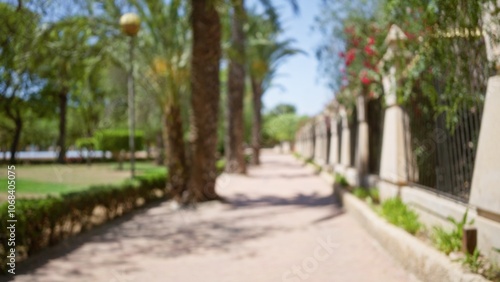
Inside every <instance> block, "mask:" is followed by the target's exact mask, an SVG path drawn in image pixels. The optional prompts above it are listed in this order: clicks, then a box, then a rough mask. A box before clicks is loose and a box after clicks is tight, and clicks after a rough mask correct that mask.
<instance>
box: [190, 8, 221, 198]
mask: <svg viewBox="0 0 500 282" xmlns="http://www.w3.org/2000/svg"><path fill="white" fill-rule="evenodd" d="M191 28H192V31H193V43H192V44H193V46H192V49H191V52H192V53H191V91H192V92H191V95H192V96H191V106H192V111H193V115H192V123H191V131H192V144H193V153H192V154H193V155H192V163H191V175H190V176H191V177H190V182H189V192H190V197H191V200H192V201H194V202H202V201H209V200H216V199H220V197H219V196H218V195H217V194H216V192H215V179H216V177H217V170H216V166H215V163H216V151H217V123H218V113H219V100H220V81H219V71H220V60H221V56H222V51H221V33H222V30H221V21H220V16H219V13H218V11H217V10H216V6H215V3H214V1H211V0H191Z"/></svg>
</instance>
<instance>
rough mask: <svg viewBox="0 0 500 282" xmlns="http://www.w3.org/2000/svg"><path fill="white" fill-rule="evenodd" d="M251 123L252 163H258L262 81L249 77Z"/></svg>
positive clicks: (260, 137) (260, 134)
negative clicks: (251, 104) (250, 86)
mask: <svg viewBox="0 0 500 282" xmlns="http://www.w3.org/2000/svg"><path fill="white" fill-rule="evenodd" d="M251 81H252V102H253V107H252V108H253V123H252V163H253V164H254V165H259V164H260V145H261V140H262V83H261V82H260V81H257V79H255V78H254V77H251Z"/></svg>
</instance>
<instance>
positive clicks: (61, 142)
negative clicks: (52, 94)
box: [57, 89, 68, 164]
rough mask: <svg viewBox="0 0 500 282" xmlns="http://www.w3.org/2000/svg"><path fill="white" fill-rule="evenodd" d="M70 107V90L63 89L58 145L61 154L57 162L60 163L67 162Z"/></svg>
mask: <svg viewBox="0 0 500 282" xmlns="http://www.w3.org/2000/svg"><path fill="white" fill-rule="evenodd" d="M67 108H68V92H67V91H66V89H63V90H62V91H61V92H60V93H59V139H58V141H57V146H58V147H59V155H58V156H57V162H58V163H60V164H64V163H66V112H67Z"/></svg>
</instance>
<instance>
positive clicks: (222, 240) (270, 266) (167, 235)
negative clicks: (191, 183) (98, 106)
mask: <svg viewBox="0 0 500 282" xmlns="http://www.w3.org/2000/svg"><path fill="white" fill-rule="evenodd" d="M262 161H263V164H262V165H261V166H260V167H258V168H256V167H255V168H254V167H252V168H250V170H249V174H248V176H238V175H223V176H221V178H220V179H219V183H218V191H219V193H220V194H221V195H222V196H224V197H226V198H227V199H228V200H229V201H230V202H231V203H230V204H221V203H206V204H202V205H199V206H198V207H197V208H196V209H191V210H181V211H174V210H172V209H171V208H170V203H162V204H158V205H156V206H152V207H150V208H148V209H144V210H141V211H138V212H135V213H133V214H132V215H127V216H125V217H123V218H121V219H118V220H116V221H114V222H112V223H110V224H107V225H105V226H103V227H100V228H97V229H95V230H93V231H91V232H88V233H86V234H84V235H82V236H78V237H76V238H73V239H70V240H68V241H67V242H65V243H62V244H61V245H59V246H57V247H55V248H52V249H49V250H45V251H43V252H42V253H40V254H38V255H36V256H34V257H33V259H31V260H30V261H28V262H27V263H25V264H23V265H21V269H18V270H21V271H22V272H23V273H22V274H18V275H16V277H15V278H16V279H15V281H44V282H45V281H50V282H57V281H106V282H129V281H130V282H131V281H175V282H191V281H201V282H203V281H207V282H225V281H228V282H239V281H249V282H259V281H276V282H279V281H314V282H322V281H340V282H345V281H353V282H360V281H395V282H402V281H414V280H413V279H412V277H411V276H410V275H409V274H407V273H406V272H405V271H404V270H402V268H401V267H400V266H399V265H398V264H397V263H396V262H395V261H394V260H392V258H391V257H390V256H389V255H388V254H387V253H386V252H385V251H384V250H382V249H381V248H380V247H379V246H378V245H377V244H376V243H375V241H374V239H372V238H370V237H369V236H368V235H367V233H365V232H364V230H363V229H362V228H361V226H359V225H358V224H357V222H355V221H354V219H353V218H351V217H350V216H349V215H348V214H345V213H343V212H342V210H341V209H340V208H338V207H337V206H336V205H335V201H334V199H333V197H332V189H331V188H330V187H329V185H328V184H326V183H325V182H324V181H323V180H322V179H321V178H320V177H318V176H316V175H314V174H313V172H312V171H311V170H309V169H308V168H306V167H303V166H302V165H301V164H300V163H299V162H298V161H297V160H295V159H294V158H293V157H292V156H290V155H278V154H275V153H272V152H270V151H266V152H264V154H263V156H262Z"/></svg>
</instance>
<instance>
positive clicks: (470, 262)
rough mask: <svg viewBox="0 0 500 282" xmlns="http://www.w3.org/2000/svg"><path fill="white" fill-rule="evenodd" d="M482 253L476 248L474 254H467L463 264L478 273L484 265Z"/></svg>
mask: <svg viewBox="0 0 500 282" xmlns="http://www.w3.org/2000/svg"><path fill="white" fill-rule="evenodd" d="M480 255H481V254H480V252H479V250H478V249H477V248H476V249H474V252H473V253H472V254H469V253H467V254H465V257H464V258H463V259H462V264H463V265H464V266H466V267H468V268H469V270H470V271H471V272H473V273H478V272H479V269H480V268H481V267H482V266H483V263H482V261H481V260H480Z"/></svg>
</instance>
